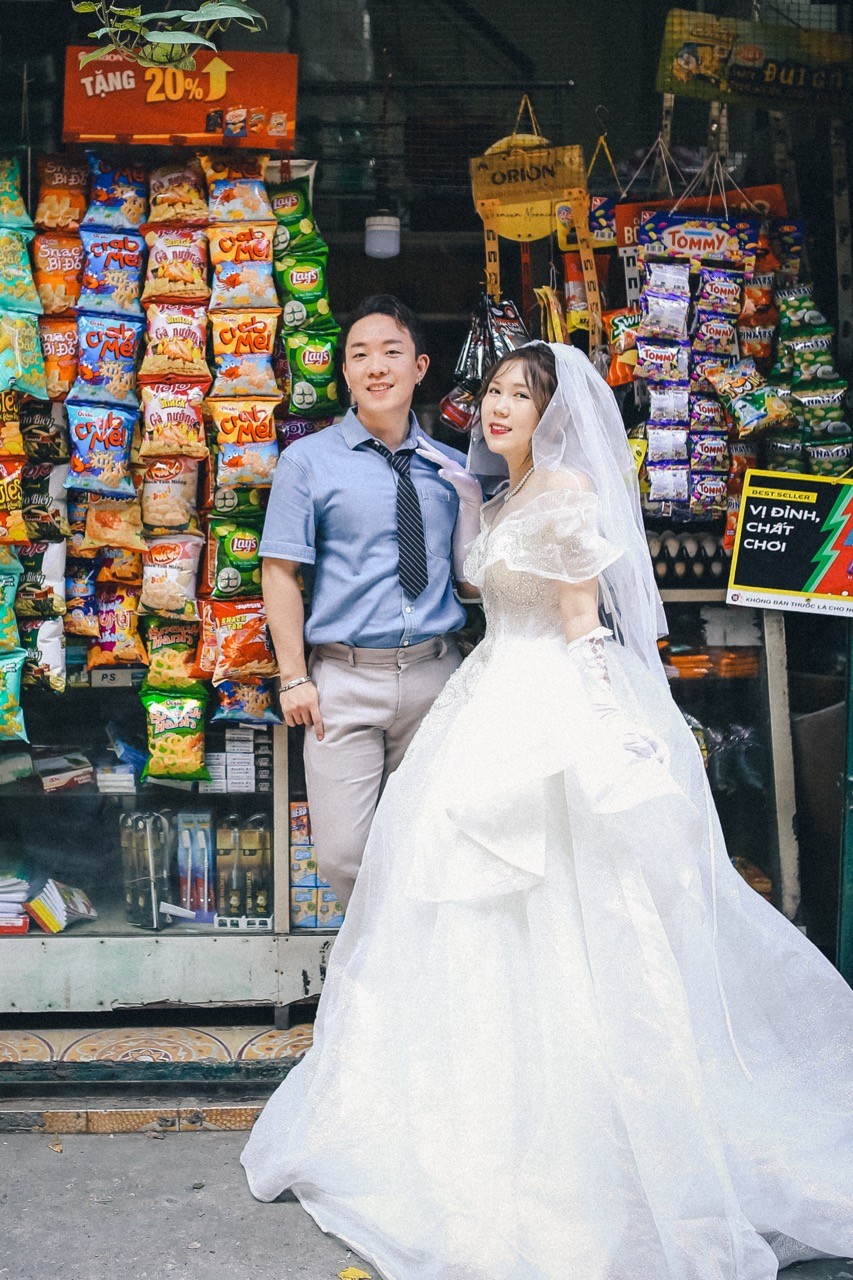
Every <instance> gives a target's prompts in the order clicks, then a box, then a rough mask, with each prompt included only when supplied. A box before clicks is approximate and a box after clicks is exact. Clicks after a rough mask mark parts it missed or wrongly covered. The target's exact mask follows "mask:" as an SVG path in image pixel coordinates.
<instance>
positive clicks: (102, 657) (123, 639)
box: [87, 582, 148, 671]
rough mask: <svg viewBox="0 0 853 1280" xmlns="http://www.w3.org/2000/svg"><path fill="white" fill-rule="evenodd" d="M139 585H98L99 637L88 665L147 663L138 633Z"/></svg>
mask: <svg viewBox="0 0 853 1280" xmlns="http://www.w3.org/2000/svg"><path fill="white" fill-rule="evenodd" d="M139 592H140V588H139V587H135V586H131V585H130V584H129V583H124V582H116V583H111V584H110V585H109V586H104V587H99V588H98V596H97V600H98V638H97V640H95V641H93V643H92V644H91V645H90V646H89V653H88V656H87V666H88V667H89V670H90V671H91V670H92V669H93V668H95V667H123V666H134V667H135V666H140V665H141V666H147V665H148V654H147V653H146V651H145V645H144V644H143V643H142V638H141V637H140V634H139Z"/></svg>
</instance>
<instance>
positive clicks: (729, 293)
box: [696, 267, 744, 316]
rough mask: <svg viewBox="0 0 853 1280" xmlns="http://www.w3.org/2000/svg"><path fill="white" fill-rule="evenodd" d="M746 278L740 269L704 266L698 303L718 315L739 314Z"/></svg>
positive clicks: (705, 309)
mask: <svg viewBox="0 0 853 1280" xmlns="http://www.w3.org/2000/svg"><path fill="white" fill-rule="evenodd" d="M743 285H744V278H743V273H742V272H740V271H725V270H724V269H722V268H717V267H703V268H702V270H701V271H700V272H699V288H698V290H697V293H696V305H697V307H701V308H702V310H703V311H713V312H716V314H717V315H727V316H737V315H739V314H740V310H741V299H742V297H743Z"/></svg>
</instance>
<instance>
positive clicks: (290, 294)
mask: <svg viewBox="0 0 853 1280" xmlns="http://www.w3.org/2000/svg"><path fill="white" fill-rule="evenodd" d="M328 256H329V251H328V249H326V248H325V247H323V248H322V249H315V250H313V252H311V253H300V254H299V255H297V254H294V253H289V254H286V255H285V256H284V257H283V258H278V257H275V256H274V257H273V264H272V265H273V271H274V272H275V281H276V285H277V287H278V296H279V300H280V301H281V305H282V314H281V323H282V327H283V328H284V330H285V332H293V331H295V330H296V329H305V330H312V331H314V332H316V331H319V330H327V329H335V328H337V325H336V324H335V321H334V318H333V316H332V309H331V306H330V305H329V293H328V287H327V285H326V259H327V258H328Z"/></svg>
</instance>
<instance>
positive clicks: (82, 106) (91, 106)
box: [62, 45, 298, 151]
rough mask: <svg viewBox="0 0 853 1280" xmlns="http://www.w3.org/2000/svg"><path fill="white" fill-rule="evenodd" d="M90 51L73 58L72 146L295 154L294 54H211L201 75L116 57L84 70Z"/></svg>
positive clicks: (67, 130) (67, 128)
mask: <svg viewBox="0 0 853 1280" xmlns="http://www.w3.org/2000/svg"><path fill="white" fill-rule="evenodd" d="M88 49H89V46H80V45H74V46H71V48H69V49H68V50H67V52H66V56H65V118H64V123H63V130H62V136H63V139H64V140H65V141H66V142H111V141H113V140H116V141H119V142H137V143H148V144H149V145H151V144H154V145H156V144H158V143H159V144H163V143H171V144H176V145H180V144H183V143H187V144H191V145H200V144H205V143H206V144H207V145H208V146H222V145H225V146H228V147H263V148H269V149H273V150H276V151H292V149H293V143H294V136H295V132H296V68H297V62H298V59H297V57H296V54H294V53H230V52H228V53H214V52H210V51H205V52H204V53H201V54H198V55H197V57H196V63H197V65H196V69H195V70H194V71H179V70H178V69H177V68H175V67H140V66H139V65H138V64H137V63H135V62H129V61H127V60H126V59H124V58H119V57H117V56H114V55H109V56H108V57H106V58H102V59H99V60H98V61H96V62H90V63H89V64H88V65H87V66H85V67H81V66H80V59H79V55H80V54H81V53H85V52H88Z"/></svg>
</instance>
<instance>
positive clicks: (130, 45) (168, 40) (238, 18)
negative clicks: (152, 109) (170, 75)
mask: <svg viewBox="0 0 853 1280" xmlns="http://www.w3.org/2000/svg"><path fill="white" fill-rule="evenodd" d="M71 7H72V9H73V10H74V12H75V13H92V14H95V15H96V18H97V20H98V21H99V22H100V23H101V25H100V26H99V27H98V28H96V30H94V31H90V32H89V39H90V40H94V41H97V48H96V49H90V50H88V51H87V52H86V53H81V54H80V66H81V67H85V66H86V64H87V63H88V62H94V61H96V59H98V58H107V57H110V56H112V55H116V54H117V55H118V56H119V57H122V58H128V59H129V60H130V61H132V62H138V63H139V64H140V66H143V67H177V68H179V69H180V70H182V71H192V70H193V69H194V68H195V54H196V53H198V52H200V51H201V50H202V49H215V48H216V45H215V44H214V43H213V39H212V37H213V36H215V35H216V33H217V32H219V31H224V30H225V29H226V28H227V27H228V26H230V25H231V23H236V25H237V26H239V27H243V28H244V29H245V30H247V31H260V29H261V27H262V26H266V19H265V18H264V17H263V15H262V14H260V13H258V11H257V9H253V8H252V7H251V5H248V4H243V2H242V0H223V3H220V2H219V0H203V3H202V4H199V5H197V6H196V7H195V8H192V9H164V10H162V11H159V12H156V13H153V12H152V13H147V12H145V11H144V9H143V7H142V5H133V6H127V5H124V4H122V3H121V0H119V3H113V0H72V5H71Z"/></svg>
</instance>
